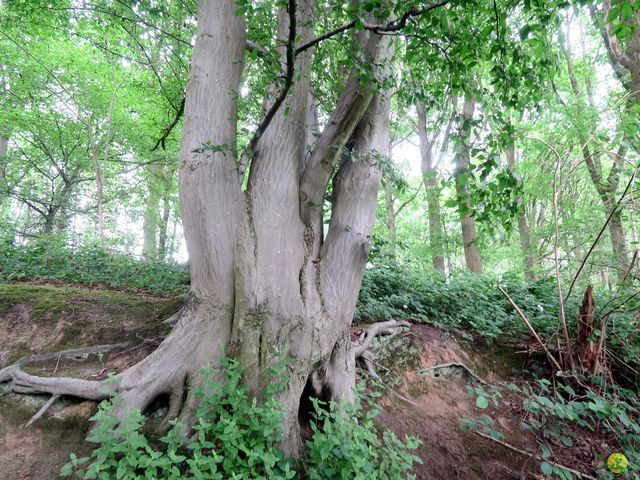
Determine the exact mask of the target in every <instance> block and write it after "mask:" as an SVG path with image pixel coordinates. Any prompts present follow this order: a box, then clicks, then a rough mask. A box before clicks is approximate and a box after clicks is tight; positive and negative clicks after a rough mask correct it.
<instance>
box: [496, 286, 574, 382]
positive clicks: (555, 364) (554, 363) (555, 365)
mask: <svg viewBox="0 0 640 480" xmlns="http://www.w3.org/2000/svg"><path fill="white" fill-rule="evenodd" d="M498 289H499V290H500V291H501V292H502V294H503V295H504V296H505V298H506V299H507V301H508V302H509V303H510V304H511V306H512V307H513V308H514V309H515V310H516V312H517V313H518V315H520V318H522V320H523V321H524V323H525V324H526V325H527V328H528V329H529V331H530V332H531V335H533V338H535V339H536V341H537V342H538V344H539V345H540V346H541V347H542V349H543V350H544V353H546V354H547V358H548V359H549V362H550V363H551V366H552V367H553V368H555V369H556V370H557V371H558V372H561V371H562V367H561V366H560V364H559V363H558V361H557V360H556V358H555V357H554V356H553V355H552V354H551V352H550V351H549V349H548V348H547V346H546V345H545V344H544V342H543V341H542V339H541V338H540V335H538V332H536V330H535V329H534V328H533V326H532V325H531V323H530V322H529V319H528V318H527V316H526V315H525V314H524V313H523V312H522V310H520V307H518V305H517V304H516V302H514V301H513V300H512V299H511V297H510V296H509V294H508V293H507V292H506V291H505V290H504V289H503V288H502V287H501V286H500V285H498Z"/></svg>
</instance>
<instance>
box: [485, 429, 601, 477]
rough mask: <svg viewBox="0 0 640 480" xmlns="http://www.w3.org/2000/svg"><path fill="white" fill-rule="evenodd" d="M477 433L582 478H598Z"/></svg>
mask: <svg viewBox="0 0 640 480" xmlns="http://www.w3.org/2000/svg"><path fill="white" fill-rule="evenodd" d="M475 433H476V435H478V436H480V437H482V438H486V439H487V440H491V441H492V442H495V443H497V444H498V445H502V446H503V447H505V448H508V449H509V450H512V451H514V452H517V453H520V454H522V455H526V456H528V457H531V458H535V459H536V460H540V461H541V462H547V463H548V464H550V465H553V466H554V467H558V468H562V469H563V470H566V471H567V472H571V473H573V474H574V475H578V477H580V478H586V479H587V480H598V479H597V478H596V477H592V476H591V475H587V474H586V473H582V472H579V471H578V470H574V469H573V468H569V467H566V466H564V465H562V464H560V463H557V462H554V461H551V460H549V459H548V458H542V457H541V456H540V455H537V454H535V453H530V452H527V451H526V450H522V449H520V448H518V447H514V446H513V445H511V444H509V443H507V442H503V441H502V440H498V439H497V438H493V437H492V436H490V435H487V434H486V433H482V432H478V431H476V432H475Z"/></svg>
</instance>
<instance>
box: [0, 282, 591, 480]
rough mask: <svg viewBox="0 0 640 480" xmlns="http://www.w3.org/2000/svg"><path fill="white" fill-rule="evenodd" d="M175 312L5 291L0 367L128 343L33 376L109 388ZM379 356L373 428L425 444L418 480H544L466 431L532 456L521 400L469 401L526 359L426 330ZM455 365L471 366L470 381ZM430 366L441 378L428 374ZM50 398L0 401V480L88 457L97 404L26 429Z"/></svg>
mask: <svg viewBox="0 0 640 480" xmlns="http://www.w3.org/2000/svg"><path fill="white" fill-rule="evenodd" d="M179 307H180V304H179V301H177V300H175V299H167V298H160V297H154V296H149V295H137V294H130V293H122V292H116V291H106V290H98V289H87V288H71V287H62V286H55V285H34V284H0V367H3V366H6V365H7V364H9V363H10V362H13V361H15V360H17V359H18V358H20V357H22V356H25V355H30V354H32V353H48V352H55V351H59V350H63V349H69V348H78V347H87V346H93V345H98V344H110V343H123V342H126V343H128V345H127V346H126V347H123V348H121V349H119V350H114V351H113V352H110V353H104V354H101V355H89V356H87V355H83V356H82V357H79V358H71V359H57V360H51V361H47V362H42V363H40V364H38V363H34V364H30V366H29V368H25V369H26V370H27V371H30V372H33V373H38V374H40V375H69V376H80V377H83V378H87V379H101V378H106V377H107V374H108V372H114V373H117V372H119V371H122V370H123V369H125V368H126V367H127V366H129V365H131V364H132V363H134V362H137V361H139V360H140V359H141V358H143V357H144V356H145V355H148V354H149V352H151V351H152V350H153V349H154V348H155V347H156V346H157V345H158V344H159V342H160V341H161V339H162V337H163V336H164V335H166V333H167V327H166V326H165V325H163V323H162V320H163V319H165V318H167V317H168V316H169V315H170V314H171V313H173V312H175V311H176V310H177V309H178V308H179ZM356 334H357V329H354V335H356ZM467 338H469V336H468V335H467ZM381 346H383V347H384V348H385V350H384V352H381V353H380V355H378V356H377V359H376V362H377V363H378V364H379V365H382V366H383V367H384V368H388V369H389V370H388V371H387V370H384V368H379V369H378V371H379V373H381V377H382V379H383V381H384V382H385V387H384V388H382V389H381V392H382V396H381V398H380V399H379V403H380V406H381V407H382V412H381V414H380V415H379V416H378V417H377V420H378V422H379V423H380V424H381V425H384V426H385V427H387V428H390V429H392V430H394V431H396V432H397V433H398V434H399V435H400V436H401V437H402V436H404V434H411V435H416V436H418V437H420V438H421V440H422V442H423V443H422V445H421V447H420V448H419V449H418V451H417V455H419V456H420V457H421V458H422V460H423V463H422V464H421V465H416V468H415V473H416V476H417V478H419V479H452V480H455V479H458V478H460V479H464V480H474V479H491V480H501V479H520V478H541V477H540V476H539V473H538V472H539V471H540V470H539V463H540V462H539V461H536V460H532V459H531V457H529V456H526V455H523V454H519V453H516V452H514V451H513V450H510V449H509V448H506V447H504V446H502V445H500V444H498V443H496V442H494V441H492V440H490V439H488V438H485V437H481V436H479V435H478V434H477V433H475V432H473V431H471V430H466V431H464V430H463V429H462V428H461V425H462V422H463V419H465V418H466V419H478V418H480V417H482V416H483V415H487V414H488V415H490V416H491V418H492V419H493V422H494V423H493V428H495V429H496V430H499V431H500V432H501V433H502V434H503V438H502V441H504V442H506V443H508V444H510V445H513V446H516V447H518V448H519V449H521V450H526V451H528V452H531V453H536V447H537V443H536V442H535V439H534V438H533V436H532V434H531V433H528V432H525V431H524V430H522V429H521V428H520V427H519V424H520V423H521V421H522V415H523V412H522V409H521V408H520V407H519V405H518V402H516V401H512V399H510V398H509V397H508V395H507V396H505V397H503V398H501V399H500V400H499V401H498V402H499V403H498V404H497V405H494V404H491V405H490V406H489V407H488V408H487V409H480V408H478V406H477V405H476V398H477V396H476V395H473V394H472V392H470V390H471V389H472V388H474V387H479V386H484V387H486V385H483V383H482V382H487V384H494V383H498V382H513V381H515V380H517V377H518V376H519V375H520V372H519V370H520V367H521V366H522V360H521V359H518V358H516V357H515V356H514V355H513V354H501V353H499V352H496V351H494V350H492V349H489V348H487V347H486V346H485V345H484V344H482V343H481V342H474V341H473V340H461V339H460V338H458V337H457V336H456V335H453V334H449V333H445V332H442V331H440V330H437V329H436V328H433V327H431V326H428V325H424V324H420V325H418V324H416V325H413V326H412V327H411V328H410V329H408V330H405V331H404V332H402V333H400V334H398V335H396V336H395V337H394V338H391V339H383V340H382V341H381ZM448 364H463V365H465V366H466V367H468V369H469V370H470V371H471V372H473V374H470V373H469V371H468V370H466V369H465V368H463V367H459V366H455V365H450V366H446V365H448ZM443 365H445V366H443ZM434 366H436V367H437V368H436V369H433V370H428V371H426V372H421V371H420V370H423V369H428V368H431V367H434ZM474 375H477V376H478V377H479V378H480V379H482V380H481V381H479V380H478V379H476V378H474ZM47 400H48V398H47V397H46V396H33V395H16V394H13V393H8V394H4V395H2V392H1V391H0V445H2V447H1V448H0V478H3V479H4V478H6V479H15V480H22V479H36V480H46V479H53V478H57V477H58V472H59V470H60V467H61V466H62V465H63V464H64V463H66V462H67V461H68V458H69V454H70V453H71V452H76V453H77V454H79V455H80V454H86V453H87V452H88V451H89V450H90V447H91V445H90V444H88V443H87V442H85V441H84V437H85V435H86V433H87V430H88V428H89V424H90V422H89V421H88V419H89V418H90V417H91V416H92V415H93V413H94V412H95V411H96V404H95V402H87V401H84V402H82V401H77V400H74V399H70V398H64V397H63V398H61V399H59V400H57V401H56V402H55V403H54V404H53V405H52V407H51V408H50V409H49V410H48V411H47V413H46V414H45V415H44V416H42V417H41V418H39V419H38V420H36V421H35V422H34V423H33V424H32V425H31V426H30V427H28V428H27V427H25V424H26V423H27V422H28V421H29V419H30V418H31V417H32V416H33V415H34V414H35V413H36V412H38V410H39V409H40V408H41V407H42V405H44V403H45V402H46V401H47ZM594 441H595V439H594ZM555 458H559V459H560V460H563V461H568V462H570V463H569V464H567V465H568V466H571V463H573V464H575V461H576V459H575V458H574V459H573V460H572V459H571V458H570V457H569V458H565V459H563V458H562V454H560V457H555ZM583 471H584V470H583Z"/></svg>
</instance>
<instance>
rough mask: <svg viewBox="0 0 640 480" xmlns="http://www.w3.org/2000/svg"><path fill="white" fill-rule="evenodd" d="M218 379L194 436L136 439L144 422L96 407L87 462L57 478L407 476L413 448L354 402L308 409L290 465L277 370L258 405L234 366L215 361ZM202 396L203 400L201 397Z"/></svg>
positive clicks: (209, 382) (200, 391) (208, 385)
mask: <svg viewBox="0 0 640 480" xmlns="http://www.w3.org/2000/svg"><path fill="white" fill-rule="evenodd" d="M221 363H222V368H223V371H224V379H223V381H222V382H221V383H218V382H216V381H215V380H214V379H213V374H212V373H213V370H212V367H205V369H204V370H203V377H204V379H205V385H204V387H202V388H196V389H195V390H194V394H195V395H196V396H197V397H198V399H199V401H200V404H199V407H198V411H197V415H196V418H197V419H198V420H197V423H196V424H195V425H194V427H193V436H191V437H190V438H187V437H185V436H184V434H183V433H182V432H183V431H184V426H183V425H181V424H180V423H178V422H175V421H174V422H172V428H171V429H170V430H169V432H168V433H167V434H166V435H165V436H163V437H162V438H160V439H159V440H158V441H153V440H151V439H149V438H148V437H147V436H145V434H144V433H143V432H142V425H143V422H144V416H143V415H142V414H141V413H140V412H139V411H130V412H129V413H128V415H127V416H126V417H125V418H124V419H123V420H122V421H118V420H117V419H116V418H115V416H114V415H113V414H112V409H113V407H114V404H117V402H118V401H119V399H118V398H116V399H114V400H112V401H111V402H103V403H102V404H101V405H100V408H99V411H98V413H97V414H96V416H95V417H94V420H97V421H98V427H97V428H95V429H94V430H93V432H92V434H91V436H90V437H89V441H90V442H93V443H94V444H96V449H95V450H94V451H93V452H92V453H91V455H90V456H87V457H78V456H77V455H75V454H72V455H71V461H70V462H69V463H68V464H66V465H65V466H64V467H63V468H62V471H61V475H62V476H63V477H71V476H73V477H75V478H83V479H124V478H126V479H132V480H133V479H135V480H137V479H157V478H162V479H163V480H171V479H183V478H193V479H220V480H228V479H265V480H266V479H269V480H288V479H302V478H305V479H310V480H335V479H344V480H347V479H349V480H350V479H356V480H365V479H366V480H370V479H372V480H376V479H378V480H382V479H386V480H404V479H412V478H415V477H414V476H413V475H412V474H411V468H412V465H413V463H414V462H416V461H420V459H419V458H418V457H416V456H415V455H413V453H412V451H413V450H415V449H416V448H417V447H418V445H419V441H418V440H417V439H415V438H412V437H407V438H406V439H405V441H404V442H403V441H401V440H400V439H398V437H396V435H395V434H393V433H392V432H389V431H377V430H376V427H375V425H374V423H373V416H374V415H375V413H376V412H375V410H367V411H365V410H364V409H363V405H362V403H361V398H360V397H358V398H357V400H356V402H355V403H354V404H353V405H346V406H345V405H343V406H340V407H338V406H337V405H335V404H333V403H332V404H329V405H327V404H323V403H321V402H317V401H316V402H315V403H314V406H315V415H314V416H313V417H312V421H311V431H312V435H311V438H310V439H309V440H308V441H307V445H306V447H307V449H306V456H305V457H304V460H302V461H301V462H296V461H293V460H292V459H290V458H287V456H286V455H285V454H284V453H283V452H282V451H281V450H280V449H279V445H280V444H281V442H282V440H283V438H284V436H283V432H282V420H283V410H282V409H283V406H282V404H281V403H280V402H279V401H278V400H277V397H278V394H279V393H280V392H282V391H284V389H285V388H286V382H287V379H286V377H285V375H284V373H283V372H284V365H282V364H281V365H279V366H278V367H277V368H275V369H273V370H272V371H271V375H272V382H271V383H270V384H269V386H268V387H267V389H266V390H265V391H264V398H263V399H262V401H260V402H258V401H257V400H256V399H255V398H252V397H251V396H250V395H249V393H248V390H247V388H246V386H245V385H244V384H243V381H242V378H243V374H242V370H241V368H240V366H239V364H238V362H237V361H235V360H233V359H229V358H223V359H222V360H221ZM205 392H206V393H205Z"/></svg>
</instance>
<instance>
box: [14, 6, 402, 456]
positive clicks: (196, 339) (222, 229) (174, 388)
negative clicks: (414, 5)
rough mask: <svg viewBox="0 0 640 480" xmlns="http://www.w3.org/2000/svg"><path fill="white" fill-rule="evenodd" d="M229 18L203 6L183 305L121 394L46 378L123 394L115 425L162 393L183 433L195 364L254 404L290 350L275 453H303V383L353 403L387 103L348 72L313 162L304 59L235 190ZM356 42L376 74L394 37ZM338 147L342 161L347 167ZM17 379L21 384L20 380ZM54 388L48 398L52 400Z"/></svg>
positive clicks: (286, 33)
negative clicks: (227, 367) (238, 372)
mask: <svg viewBox="0 0 640 480" xmlns="http://www.w3.org/2000/svg"><path fill="white" fill-rule="evenodd" d="M314 4H315V2H314V1H313V0H302V1H300V2H299V3H298V6H297V9H295V16H296V21H297V25H298V29H297V31H296V32H293V33H294V34H295V35H293V36H294V37H297V38H298V39H297V41H298V42H301V43H305V42H307V41H309V40H311V38H312V35H313V20H314V19H315V12H314ZM236 10H237V5H236V4H235V2H234V1H233V0H200V1H199V3H198V15H197V16H198V26H197V31H196V41H195V47H194V50H193V57H192V61H191V73H190V78H189V82H188V84H187V89H186V101H185V110H184V125H183V134H182V143H181V148H180V165H179V191H180V202H181V208H182V219H183V225H184V231H185V239H186V243H187V249H188V252H189V258H190V265H191V301H190V302H189V304H188V305H187V307H186V308H185V309H184V310H183V311H182V314H181V316H180V318H179V319H178V320H177V323H176V324H175V327H174V329H173V330H172V332H171V333H170V334H169V335H168V336H167V338H166V339H165V340H164V341H163V343H162V344H161V345H160V346H159V347H158V349H157V350H155V351H154V352H153V353H151V354H150V355H149V356H148V357H146V358H145V359H144V360H142V361H141V362H139V363H138V364H136V365H134V366H133V367H131V368H129V369H128V370H126V371H124V372H123V373H121V374H120V375H119V376H118V378H117V382H116V383H115V384H112V385H110V386H108V387H107V386H106V385H104V384H102V383H101V382H89V383H88V384H84V383H81V384H79V383H77V381H76V382H71V381H70V379H47V380H46V381H47V382H50V383H53V384H56V385H69V386H70V388H73V394H76V395H79V396H82V393H83V391H85V392H86V394H87V395H91V398H94V397H95V396H96V395H103V396H109V395H111V394H113V393H117V394H119V395H120V397H121V398H122V401H121V402H120V403H119V404H118V407H117V410H116V414H118V415H122V414H124V412H125V411H127V410H129V409H131V408H138V409H141V410H144V409H145V407H146V406H148V405H149V404H150V403H151V402H152V401H153V400H154V399H155V398H156V397H157V396H158V395H160V394H163V395H166V394H168V395H169V396H170V399H171V400H170V405H169V411H168V413H167V416H166V418H165V425H167V422H168V420H169V419H171V418H174V417H176V416H177V417H178V418H179V419H180V421H182V422H183V423H184V424H185V425H187V426H189V425H191V424H192V422H193V420H194V410H195V407H196V399H195V397H194V396H193V395H192V393H191V392H192V390H189V393H188V394H187V396H186V400H184V401H183V391H184V390H185V386H189V387H190V388H192V387H194V386H196V385H198V384H199V383H201V381H202V379H201V377H200V373H199V369H200V367H202V366H204V365H206V364H213V366H214V369H215V367H216V366H217V358H219V356H220V355H223V354H226V355H230V356H233V357H235V358H236V359H238V360H239V362H240V363H241V365H242V366H243V368H244V371H245V379H244V380H245V382H246V384H247V385H248V387H249V389H250V391H251V392H252V393H253V394H254V395H256V396H257V397H258V398H259V397H260V396H261V392H262V391H263V390H264V388H265V387H266V386H267V385H268V384H269V383H270V381H271V378H270V374H269V371H270V369H271V368H272V367H273V366H274V365H275V363H276V362H278V361H279V356H280V355H282V354H284V353H285V352H286V354H287V356H288V358H289V361H288V363H287V371H286V373H287V375H288V379H289V381H288V384H287V387H286V389H285V391H284V392H282V393H281V394H280V398H279V400H280V401H281V402H282V404H283V405H284V410H285V416H284V434H285V441H284V443H283V448H284V450H285V452H286V453H288V454H290V455H292V456H297V455H299V454H300V453H301V450H302V440H301V436H300V424H299V419H298V415H299V413H300V412H299V407H300V402H301V397H302V395H303V392H305V387H308V388H307V391H308V390H309V389H310V390H311V391H313V392H314V394H315V395H317V396H322V398H325V399H333V400H347V401H348V400H350V399H351V398H352V396H353V387H354V385H355V360H356V356H357V351H355V350H354V346H353V345H352V343H351V340H350V326H351V322H352V319H353V313H354V310H355V305H356V300H357V295H358V292H359V289H360V284H361V281H362V275H363V270H364V266H365V264H366V262H367V256H368V253H369V250H370V247H371V243H370V237H371V233H372V229H373V223H374V220H375V209H376V199H377V192H378V189H379V185H380V177H381V174H380V168H379V165H378V158H379V156H378V152H380V151H383V150H384V148H386V146H387V145H388V141H389V140H388V134H389V110H390V98H389V94H390V92H388V91H384V90H382V91H380V90H379V91H377V93H375V84H374V82H366V83H364V84H363V83H362V82H361V79H360V78H359V74H358V68H354V70H353V72H352V73H351V75H350V77H349V79H348V80H347V83H346V88H345V91H344V92H343V94H342V95H341V96H340V99H339V101H338V104H337V106H336V108H335V110H334V112H333V114H332V115H331V117H330V119H329V121H328V124H327V125H326V126H325V128H324V129H323V130H322V132H320V133H319V135H318V136H317V140H316V141H315V146H314V147H313V148H312V149H311V152H310V153H308V152H307V145H308V142H309V140H308V139H309V135H308V132H307V128H308V126H309V123H310V122H309V121H308V118H309V113H308V112H309V107H310V105H309V99H310V98H311V95H310V93H311V92H310V66H311V55H312V52H311V50H307V51H305V52H304V53H302V54H300V55H298V56H297V58H296V64H295V67H296V83H295V91H294V94H291V95H289V96H287V97H286V99H285V103H284V105H283V107H282V108H280V109H279V110H278V111H276V112H275V115H274V117H273V119H272V121H271V123H270V124H269V126H268V127H267V128H266V130H265V131H264V133H263V134H262V136H261V137H260V138H258V139H257V142H256V143H255V150H254V151H253V155H252V160H251V164H250V170H249V173H248V183H247V188H246V190H243V189H242V186H241V182H239V180H238V170H237V160H239V159H237V158H236V157H237V155H236V145H235V142H236V133H237V132H236V130H237V121H236V117H237V115H236V113H237V112H236V108H237V104H236V102H237V95H236V92H237V91H238V90H239V87H240V77H241V74H242V65H243V50H244V46H245V30H246V26H245V21H244V18H243V17H242V16H236V15H235V12H236ZM291 13H292V12H291V11H289V12H287V11H286V10H285V9H284V8H281V9H280V11H279V15H278V16H279V22H280V28H279V31H278V36H279V37H281V38H283V39H285V42H284V43H287V40H286V38H290V37H291V33H292V32H291V29H290V27H291V24H290V19H292V15H291ZM359 41H360V42H361V45H362V46H364V52H365V60H364V61H366V62H368V63H370V64H372V65H374V64H380V63H383V64H384V63H386V61H387V60H389V59H390V57H391V55H392V53H393V47H392V43H391V40H390V39H389V37H382V36H380V35H378V34H374V33H364V34H362V35H361V36H359ZM286 58H287V56H285V55H284V54H283V59H282V61H283V63H285V62H286ZM383 70H384V69H383ZM377 73H378V74H380V75H385V74H388V72H384V71H382V72H377ZM374 93H375V94H374ZM271 101H273V99H272V100H271ZM285 107H286V111H287V113H286V115H285ZM345 147H347V148H348V149H350V150H351V151H352V154H351V155H348V156H347V155H343V151H344V148H345ZM305 157H306V158H305ZM353 159H355V161H354V160H353ZM303 167H304V168H303ZM336 169H337V173H335V175H334V172H335V171H336ZM329 183H332V190H333V198H332V209H331V223H330V227H329V230H328V233H327V235H326V238H323V229H322V208H321V205H320V206H318V205H317V204H316V203H315V202H322V200H323V198H324V195H325V192H326V190H327V187H328V185H329ZM358 352H359V350H358ZM12 375H13V377H12V378H13V380H14V381H16V378H17V377H18V376H19V375H18V373H16V372H14V373H13V374H12ZM221 379H222V378H221ZM28 380H29V381H30V382H32V383H33V379H28ZM54 387H55V385H53V386H52V385H48V384H47V385H43V386H42V389H41V390H42V391H47V392H49V393H61V392H60V391H59V390H58V389H56V390H55V392H53V391H52V390H53V389H54ZM55 388H57V387H55ZM96 392H97V393H96Z"/></svg>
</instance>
